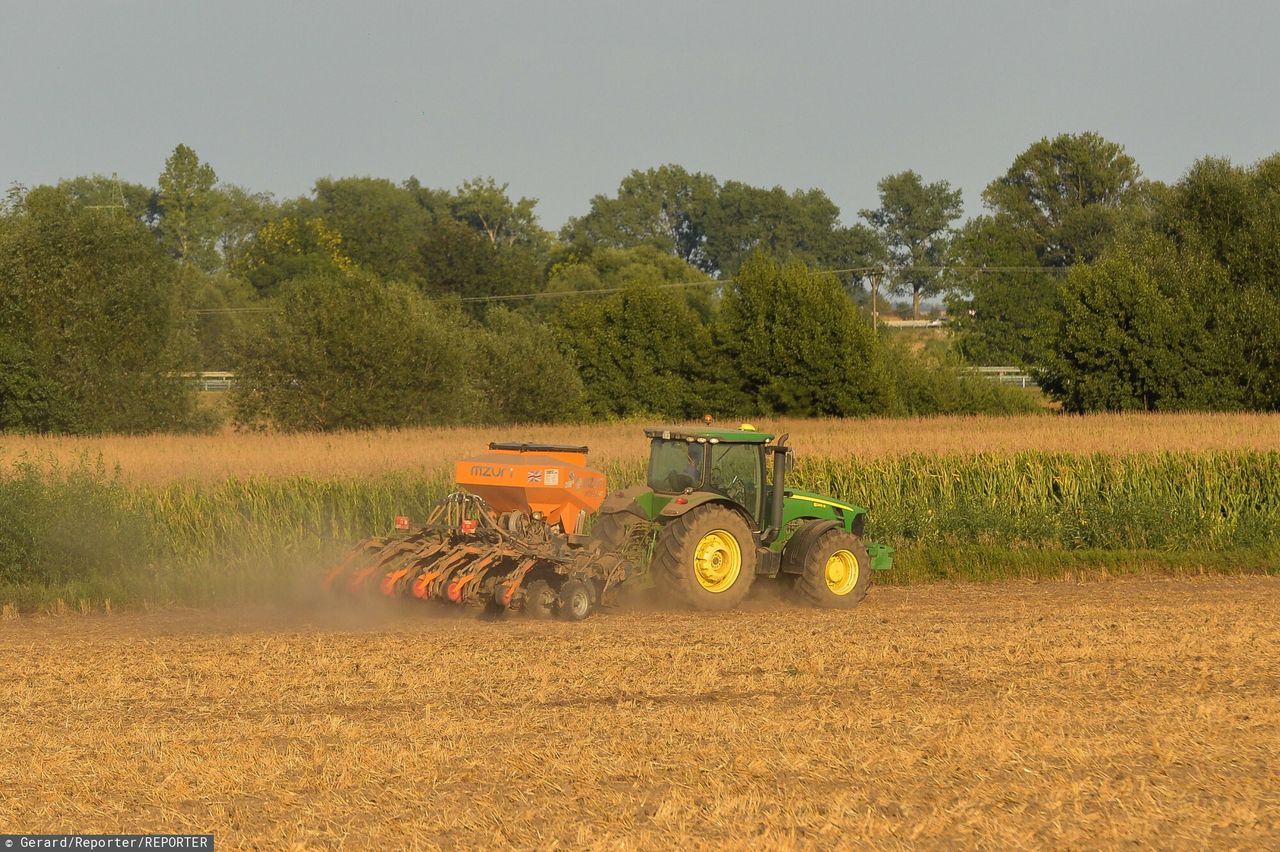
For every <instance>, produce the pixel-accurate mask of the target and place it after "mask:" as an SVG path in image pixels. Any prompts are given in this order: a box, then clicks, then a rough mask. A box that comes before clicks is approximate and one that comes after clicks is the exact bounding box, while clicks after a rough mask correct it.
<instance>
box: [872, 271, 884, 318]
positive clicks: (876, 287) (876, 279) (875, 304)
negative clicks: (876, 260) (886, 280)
mask: <svg viewBox="0 0 1280 852" xmlns="http://www.w3.org/2000/svg"><path fill="white" fill-rule="evenodd" d="M883 274H884V273H883V272H881V271H880V270H876V271H875V272H873V273H871V330H872V331H874V332H879V330H880V304H879V299H878V298H877V297H878V295H879V293H880V276H881V275H883Z"/></svg>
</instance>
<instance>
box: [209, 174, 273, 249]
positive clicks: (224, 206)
mask: <svg viewBox="0 0 1280 852" xmlns="http://www.w3.org/2000/svg"><path fill="white" fill-rule="evenodd" d="M217 192H218V195H219V201H218V204H217V206H216V209H217V222H218V225H217V232H218V236H217V240H216V245H217V248H218V252H219V254H221V255H222V265H223V266H224V267H225V268H227V269H236V268H237V267H238V266H239V264H240V260H241V257H242V255H243V254H244V252H245V251H246V249H248V247H249V245H250V244H251V243H252V242H253V239H254V237H255V236H256V235H257V233H258V230H259V229H260V228H262V227H263V226H264V225H266V224H267V223H268V222H270V221H272V219H274V218H275V217H276V212H277V208H276V205H275V201H274V200H273V199H272V197H271V193H269V192H250V191H249V190H247V189H244V188H243V187H239V186H220V187H218V189H217Z"/></svg>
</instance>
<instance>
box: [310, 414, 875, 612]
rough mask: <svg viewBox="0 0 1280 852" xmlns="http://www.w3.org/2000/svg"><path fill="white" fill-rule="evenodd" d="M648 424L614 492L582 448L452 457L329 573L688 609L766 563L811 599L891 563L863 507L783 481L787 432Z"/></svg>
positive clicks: (489, 592) (517, 599)
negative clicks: (416, 509)
mask: <svg viewBox="0 0 1280 852" xmlns="http://www.w3.org/2000/svg"><path fill="white" fill-rule="evenodd" d="M645 434H646V435H648V436H649V439H650V441H651V443H652V446H651V449H650V454H649V473H648V482H647V484H646V485H642V486H639V487H636V488H632V489H629V490H625V491H614V492H612V493H610V492H609V491H608V486H607V483H606V479H605V475H604V474H603V473H601V472H599V471H595V470H591V469H590V468H588V467H586V460H587V448H586V447H580V446H569V445H561V444H532V443H491V444H490V445H489V452H488V453H485V454H482V455H477V456H472V457H470V458H464V459H459V460H458V462H457V467H456V469H455V473H454V481H455V482H456V483H457V485H458V488H459V490H457V491H454V492H453V493H451V494H449V495H447V496H446V497H445V498H444V499H442V500H441V501H440V502H439V503H437V504H436V506H435V507H434V508H433V509H431V510H430V513H429V514H428V516H427V518H426V520H425V522H424V523H422V524H419V525H418V526H417V527H416V528H415V527H413V525H412V524H411V523H410V521H409V518H408V517H407V516H400V517H397V518H396V527H397V530H398V532H397V533H396V534H393V535H389V536H374V537H372V538H368V539H365V540H364V541H362V542H360V543H359V544H357V545H356V546H355V548H354V549H353V550H351V551H350V552H349V553H348V554H347V556H346V557H345V558H344V559H343V560H342V561H341V562H339V563H338V564H337V565H335V566H334V567H332V568H331V569H330V570H329V571H328V572H327V573H326V575H325V578H324V585H325V586H326V587H327V588H330V589H333V590H337V591H345V592H349V593H357V592H360V591H361V590H362V589H367V588H377V589H379V590H381V592H382V593H383V594H384V595H387V596H389V597H401V598H416V599H420V600H428V601H438V602H441V603H450V604H463V605H474V606H479V607H483V608H485V609H486V610H490V611H493V612H509V611H515V612H522V613H524V615H526V616H528V617H530V618H552V617H560V618H566V619H570V620H577V619H581V618H586V617H587V615H589V614H590V613H591V612H592V611H593V610H595V609H597V608H598V607H600V606H601V605H605V604H607V603H608V602H609V601H610V600H611V599H613V598H614V596H615V595H621V594H625V593H627V590H642V589H644V588H646V587H654V586H656V587H657V588H658V589H659V590H661V591H662V592H665V593H666V596H667V597H668V598H670V599H673V600H674V601H676V602H677V603H681V604H684V605H686V606H689V607H693V608H695V609H703V610H726V609H732V608H733V607H735V606H737V605H738V604H739V603H741V602H742V600H743V598H745V597H746V596H747V592H749V591H750V590H751V585H752V583H754V582H755V580H756V578H757V577H761V576H763V577H770V578H780V579H782V580H784V581H788V582H790V583H791V584H792V588H793V589H794V590H795V592H796V594H797V595H798V596H799V597H800V598H801V599H802V600H805V601H808V602H809V603H811V604H814V605H815V606H822V607H833V608H839V607H852V606H856V605H857V604H858V602H859V601H861V600H862V599H863V598H864V597H865V596H866V594H867V587H868V586H869V585H870V583H871V573H872V571H875V570H883V569H886V568H889V567H890V566H891V564H892V553H893V551H892V550H891V549H890V548H888V547H886V546H884V545H879V544H864V543H863V541H862V528H863V523H864V522H865V520H866V516H867V513H866V510H865V509H862V508H860V507H858V506H854V505H853V504H851V503H845V502H842V501H840V500H834V499H832V498H830V497H822V496H820V495H817V494H812V493H810V492H807V491H800V490H799V489H796V488H788V487H787V486H786V478H787V473H788V472H789V470H790V469H791V464H790V462H791V459H792V456H791V448H790V447H788V446H787V436H786V435H783V436H781V437H779V438H778V439H777V440H776V441H774V440H773V436H771V435H765V434H762V433H760V432H757V431H755V430H754V429H753V428H751V427H749V426H745V425H744V426H743V427H742V428H741V429H710V428H707V429H677V428H672V429H649V430H646V432H645ZM771 465H772V466H771ZM770 471H771V472H772V476H769V475H768V474H769V473H770Z"/></svg>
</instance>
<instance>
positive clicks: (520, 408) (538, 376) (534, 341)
mask: <svg viewBox="0 0 1280 852" xmlns="http://www.w3.org/2000/svg"><path fill="white" fill-rule="evenodd" d="M477 335H478V346H477V348H478V353H477V357H476V358H475V360H474V361H472V366H471V367H470V368H469V369H468V370H467V374H466V376H465V377H464V378H466V379H471V380H472V381H474V382H475V384H476V392H477V394H476V395H477V398H478V403H479V409H478V416H477V419H478V420H479V421H480V422H484V423H557V422H561V421H565V420H578V419H582V418H583V417H584V416H585V414H586V404H585V398H584V391H583V387H582V379H581V378H580V377H579V375H578V371H577V369H575V367H574V365H573V362H571V361H569V360H568V359H567V358H565V356H564V355H563V354H562V353H561V352H560V350H559V349H558V348H557V346H556V341H555V337H554V334H553V332H552V330H551V329H550V328H548V327H546V326H544V325H542V324H541V323H538V322H535V321H534V320H531V319H529V318H528V317H525V316H521V315H520V314H515V313H512V312H510V311H507V310H504V309H502V308H496V309H493V310H490V311H488V312H487V313H486V315H485V324H484V326H483V328H480V329H479V330H478V331H477Z"/></svg>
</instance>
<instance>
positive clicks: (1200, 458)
mask: <svg viewBox="0 0 1280 852" xmlns="http://www.w3.org/2000/svg"><path fill="white" fill-rule="evenodd" d="M605 468H606V472H607V473H608V474H609V477H610V481H611V482H612V483H614V484H615V485H618V486H624V485H628V484H632V483H634V482H637V481H639V480H640V479H641V478H642V476H643V465H642V463H641V462H640V461H639V460H638V459H619V460H615V461H613V462H610V463H608V464H606V465H605ZM794 481H795V482H796V484H797V485H799V486H801V487H805V488H809V489H812V490H815V491H819V492H823V493H828V494H832V495H834V496H836V497H839V498H843V499H846V500H850V501H852V502H855V503H857V504H860V505H863V506H866V507H867V508H868V510H869V522H868V525H867V535H868V537H869V538H873V539H876V540H879V541H884V542H887V543H889V544H892V545H893V546H894V547H896V548H897V549H898V554H897V564H896V568H895V570H894V571H893V572H891V573H890V575H889V576H887V577H885V578H883V579H885V580H886V581H888V582H916V581H927V580H931V579H939V578H970V579H976V578H994V577H1006V576H1052V575H1055V574H1061V573H1063V572H1066V571H1073V570H1090V569H1103V570H1108V571H1124V570H1132V569H1135V568H1149V569H1174V570H1212V571H1228V570H1275V569H1274V566H1275V565H1276V564H1277V559H1276V557H1277V552H1278V546H1277V544H1276V542H1280V452H1276V451H1223V452H1208V453H1192V452H1164V453H1153V454H1127V455H1106V454H1092V455H1073V454H1068V453H1045V452H1035V451H1030V452H1021V453H1016V454H1013V455H996V454H989V453H980V454H966V455H955V454H948V455H924V454H909V455H903V456H884V457H879V458H872V459H862V458H857V457H853V456H846V457H843V458H836V457H826V458H822V457H820V458H808V459H801V460H800V462H799V464H798V466H797V468H796V471H795V474H794ZM450 487H451V485H450V479H449V470H448V469H446V468H437V469H436V470H434V471H432V472H430V473H427V474H418V473H399V474H382V475H376V476H368V477H324V478H317V477H304V476H289V477H278V478H248V479H242V478H234V477H233V478H229V479H224V480H221V481H216V482H202V481H199V480H187V481H181V482H171V483H168V484H164V485H138V484H134V483H129V482H126V481H124V480H122V479H121V477H120V476H119V474H118V473H115V472H110V471H108V470H106V469H105V468H104V467H103V466H102V465H101V464H90V463H87V462H84V461H81V462H80V463H78V464H77V465H75V466H72V467H63V466H60V465H57V464H52V463H35V462H31V461H21V462H18V463H15V464H11V465H10V466H9V467H8V468H7V469H4V470H3V471H0V604H17V605H18V606H19V607H21V608H23V609H33V608H40V607H44V606H48V605H50V604H51V603H52V602H54V601H56V600H58V599H62V600H66V601H67V602H69V603H72V604H73V605H74V604H75V603H76V602H79V601H82V600H83V601H88V602H90V603H91V604H92V605H97V604H98V603H100V602H101V601H103V600H107V599H110V600H112V601H114V602H131V601H140V600H146V601H158V602H159V601H176V602H182V603H192V604H207V603H215V602H223V601H235V600H253V599H258V598H262V597H271V596H273V595H277V594H281V593H283V592H285V591H286V590H288V589H289V588H290V586H291V584H293V583H294V582H296V581H297V580H298V578H299V577H303V578H308V579H306V580H304V582H309V578H310V577H311V576H313V575H314V574H315V573H317V572H318V571H319V570H320V569H321V567H322V566H323V565H324V564H325V563H326V562H327V560H329V559H331V558H333V557H334V555H335V554H336V553H338V552H339V551H340V550H341V549H343V548H344V547H345V546H346V545H348V544H349V543H351V542H353V541H355V540H357V539H359V538H362V537H364V536H367V535H372V534H377V533H383V532H387V531H389V529H390V527H391V523H392V520H393V518H394V516H395V515H397V514H408V515H410V516H411V517H415V518H422V517H424V516H425V514H426V512H427V511H428V509H429V508H430V506H431V505H432V504H433V503H434V502H435V501H436V500H437V499H439V497H441V496H442V495H443V494H445V493H446V492H447V491H448V490H450Z"/></svg>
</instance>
